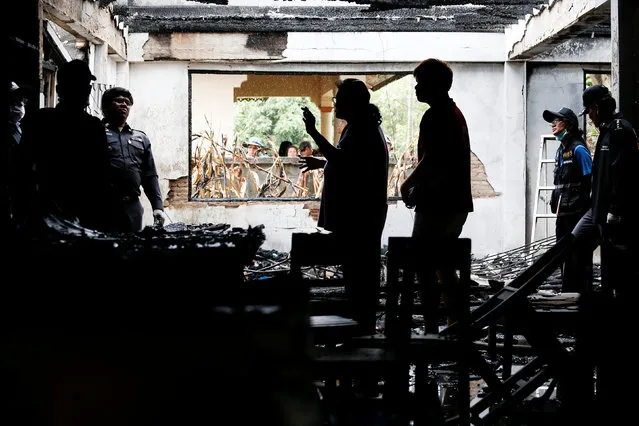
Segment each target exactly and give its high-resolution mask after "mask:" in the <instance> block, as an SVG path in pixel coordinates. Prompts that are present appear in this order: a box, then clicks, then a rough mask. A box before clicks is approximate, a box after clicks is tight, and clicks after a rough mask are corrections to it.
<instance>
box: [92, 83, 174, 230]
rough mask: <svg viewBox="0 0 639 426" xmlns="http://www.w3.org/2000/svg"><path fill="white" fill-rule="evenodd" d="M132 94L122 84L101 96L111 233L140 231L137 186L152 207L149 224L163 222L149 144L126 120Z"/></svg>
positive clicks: (143, 134)
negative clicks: (109, 196)
mask: <svg viewBox="0 0 639 426" xmlns="http://www.w3.org/2000/svg"><path fill="white" fill-rule="evenodd" d="M131 105H133V95H131V92H129V91H128V90H127V89H125V88H122V87H113V88H111V89H109V90H107V91H106V92H104V94H103V95H102V113H103V114H104V120H103V121H104V125H105V127H106V137H107V142H108V152H109V160H110V161H109V163H110V166H109V176H110V189H111V199H112V202H111V206H110V207H111V212H112V232H121V233H124V232H139V231H141V230H142V215H143V213H144V208H143V207H142V204H141V203H140V199H139V197H140V194H141V191H140V186H141V187H142V188H143V189H144V193H145V194H146V196H147V198H148V199H149V201H150V202H151V206H152V208H153V225H154V226H162V225H164V209H163V203H162V194H161V193H160V185H159V183H158V174H157V171H156V168H155V161H154V159H153V153H152V152H151V143H150V141H149V138H148V136H147V135H146V134H145V133H144V132H143V131H141V130H136V129H133V128H131V126H129V124H128V123H127V118H128V117H129V112H130V110H131Z"/></svg>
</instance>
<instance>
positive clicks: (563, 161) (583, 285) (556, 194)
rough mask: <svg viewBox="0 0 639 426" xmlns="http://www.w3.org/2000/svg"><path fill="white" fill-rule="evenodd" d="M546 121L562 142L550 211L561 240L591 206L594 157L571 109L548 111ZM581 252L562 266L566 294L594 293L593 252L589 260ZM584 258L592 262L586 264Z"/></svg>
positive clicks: (556, 232)
mask: <svg viewBox="0 0 639 426" xmlns="http://www.w3.org/2000/svg"><path fill="white" fill-rule="evenodd" d="M543 118H544V120H546V121H547V122H548V123H550V125H551V129H552V133H553V135H554V136H555V138H556V139H557V140H558V141H559V142H560V144H559V147H558V148H557V152H556V153H555V170H554V182H553V184H554V185H555V188H554V189H553V192H552V197H551V200H550V209H551V211H552V212H553V213H555V214H556V215H557V220H556V224H555V236H556V239H557V241H559V240H560V239H562V238H563V237H564V236H565V235H567V234H569V233H570V232H571V231H572V230H573V228H574V227H575V225H577V223H578V222H579V219H581V217H582V216H583V214H584V213H585V212H586V211H587V210H588V208H589V207H590V189H591V181H592V179H591V178H592V156H591V155H590V151H589V150H588V146H587V145H586V142H585V141H584V139H583V136H582V132H581V130H580V129H579V122H578V119H577V115H576V114H575V113H574V112H573V111H572V110H571V109H570V108H566V107H564V108H561V109H560V110H559V111H549V110H545V111H544V112H543ZM579 250H580V248H578V247H577V248H575V249H574V253H572V254H571V255H570V256H568V257H567V259H566V261H565V262H564V264H563V265H562V268H561V271H562V287H561V290H562V292H579V293H581V292H584V291H588V290H590V287H591V281H592V279H591V278H589V277H592V253H591V254H590V256H589V257H588V256H587V255H585V253H579ZM583 258H586V259H589V260H588V261H586V262H585V263H584V262H583V261H581V259H583Z"/></svg>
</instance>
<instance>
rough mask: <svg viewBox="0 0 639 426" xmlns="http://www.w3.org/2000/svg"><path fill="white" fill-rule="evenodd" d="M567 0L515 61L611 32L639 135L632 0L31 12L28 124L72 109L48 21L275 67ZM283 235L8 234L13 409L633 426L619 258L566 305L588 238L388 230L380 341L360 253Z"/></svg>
mask: <svg viewBox="0 0 639 426" xmlns="http://www.w3.org/2000/svg"><path fill="white" fill-rule="evenodd" d="M554 2H559V3H561V2H564V3H570V4H571V5H572V7H574V8H583V11H584V12H583V13H582V14H579V15H578V16H579V19H577V20H576V21H575V22H572V23H571V24H570V25H567V26H565V27H562V28H555V29H553V28H546V30H547V33H543V31H541V30H540V32H539V33H538V34H524V35H523V38H522V39H521V40H520V41H519V42H517V43H514V44H513V50H512V51H511V52H509V53H510V57H509V60H512V61H526V60H527V59H528V58H531V57H534V56H535V55H539V54H543V52H546V51H548V50H550V49H552V48H553V47H554V46H557V45H560V44H561V43H563V42H565V41H566V40H570V39H580V38H586V39H588V38H595V37H603V38H610V39H611V49H612V55H611V58H612V60H611V71H612V89H613V94H614V95H615V98H616V99H617V105H618V107H619V110H621V111H624V114H625V116H626V117H627V119H628V120H629V121H630V122H631V123H632V124H633V125H634V127H635V128H638V127H639V104H638V99H639V72H638V70H637V68H638V64H639V61H638V60H637V58H638V55H639V48H638V46H639V33H638V31H639V22H638V21H639V12H638V10H637V9H638V6H637V4H636V2H635V1H634V0H551V1H550V2H548V1H547V0H546V1H542V0H475V1H472V2H468V1H466V0H464V1H461V0H460V1H457V0H352V1H348V2H335V3H348V4H349V5H348V6H349V7H344V5H339V7H338V6H337V5H335V6H333V5H332V3H333V2H331V1H329V0H326V1H322V0H317V1H308V2H305V1H303V0H291V1H290V2H289V1H284V0H282V1H279V2H278V1H277V0H273V1H270V2H264V3H263V4H260V2H259V1H256V2H252V4H249V3H251V2H250V1H246V2H244V3H246V4H249V5H246V4H244V3H243V2H233V1H232V0H192V1H191V0H183V1H175V2H173V4H170V3H171V2H166V1H165V2H163V5H162V6H157V5H154V4H153V2H152V1H135V0H129V1H117V0H65V1H56V0H29V1H26V0H25V1H21V2H16V3H15V4H13V5H12V8H13V10H14V12H12V13H11V15H10V16H7V18H8V19H7V20H8V22H7V23H6V24H7V27H8V29H9V30H8V44H7V45H6V46H7V48H8V51H9V54H8V55H7V57H8V58H9V60H8V61H6V62H5V67H6V69H7V73H8V78H9V80H10V81H15V82H17V83H18V84H19V85H21V86H28V87H31V88H33V89H34V90H32V91H31V92H30V96H31V97H30V99H29V102H28V104H27V106H26V108H27V114H29V112H30V111H32V110H35V109H38V108H41V107H44V106H53V105H54V102H55V101H54V99H55V89H54V86H55V72H56V69H57V67H58V66H59V65H60V64H61V63H63V62H65V61H66V60H67V58H65V56H64V55H62V54H61V53H60V51H59V50H58V49H56V48H54V46H55V45H56V43H59V40H58V41H55V40H52V39H51V37H50V35H49V33H47V31H46V30H43V28H44V27H46V24H43V22H45V21H47V20H52V21H54V22H56V24H58V25H61V26H63V27H66V29H67V30H69V31H70V33H72V34H74V35H75V36H76V39H75V40H70V41H69V42H70V43H72V44H73V43H75V48H76V49H80V50H81V49H84V48H86V45H85V44H84V43H89V44H90V43H93V42H96V40H99V39H100V38H101V37H103V38H109V37H114V38H115V39H117V37H116V36H113V35H112V33H113V32H114V31H115V33H117V32H118V31H123V28H126V31H128V32H129V33H149V34H152V35H153V37H155V40H158V39H163V38H166V37H170V36H169V35H170V34H180V33H235V32H241V33H250V34H252V37H253V38H251V42H252V43H262V42H263V40H268V42H267V44H268V45H269V49H271V50H272V51H271V52H269V54H273V55H275V56H277V55H279V54H281V53H282V52H283V51H284V49H285V47H286V43H285V38H286V34H287V33H291V32H300V31H303V32H309V33H313V32H318V33H319V32H328V33H333V32H334V33H340V32H351V33H358V32H390V33H392V32H451V31H454V32H460V33H463V32H488V33H489V32H503V31H504V28H506V27H507V26H510V25H513V24H517V23H518V22H519V23H526V22H528V20H529V19H534V18H531V16H533V15H534V16H536V15H535V14H536V13H537V12H538V11H539V10H540V9H541V10H543V9H544V8H547V7H548V4H547V3H554ZM167 3H169V4H167ZM279 3H291V4H287V5H286V6H287V7H286V8H281V9H280V6H281V4H279ZM293 3H294V4H293ZM307 3H308V4H307ZM87 5H88V6H87ZM185 5H186V6H188V7H184V6H185ZM83 7H89V9H87V10H108V11H109V12H108V15H109V16H110V17H111V18H113V17H117V18H114V20H115V21H116V22H117V25H115V26H113V27H112V28H108V29H104V31H101V27H100V25H105V26H106V25H107V23H104V22H102V21H100V20H97V19H96V20H95V21H92V22H91V25H93V26H94V27H93V28H89V30H87V27H86V26H79V25H78V26H76V25H74V24H73V21H72V19H68V20H66V21H65V19H67V18H68V16H66V15H65V12H68V11H69V10H76V9H82V8H83ZM280 15H282V16H280ZM108 23H109V25H110V24H112V22H108ZM550 27H551V26H550ZM107 33H108V34H107ZM260 40H262V41H260ZM128 48H129V47H128V46H126V45H120V46H118V44H117V43H114V47H112V46H111V45H110V47H109V52H108V55H110V56H113V57H115V56H123V57H125V58H126V56H127V53H126V52H127V49H128ZM159 50H161V49H158V50H157V51H156V53H157V52H158V51H159ZM176 50H177V49H176ZM273 52H275V53H273ZM171 55H176V53H175V52H170V53H167V56H168V57H171V58H174V57H173V56H171ZM160 59H161V58H160ZM259 61H260V60H257V62H259ZM169 62H170V61H169ZM231 62H232V61H231ZM66 126H69V127H72V126H73V123H61V127H66ZM52 131H68V130H56V129H52ZM3 229H4V227H3ZM265 239H266V235H265V232H264V226H247V227H244V228H242V227H235V226H231V225H229V224H227V223H216V224H213V223H202V224H185V223H183V222H174V223H170V224H167V225H166V226H164V227H145V228H144V230H143V231H142V232H140V233H137V234H135V235H105V234H103V233H100V232H95V231H92V230H89V229H84V228H81V227H77V226H74V225H73V224H70V223H68V222H64V221H61V220H57V219H56V218H45V220H43V229H42V231H41V233H40V234H38V235H37V236H35V237H33V236H30V238H22V237H20V238H16V237H15V236H13V235H7V236H5V238H3V241H5V242H6V247H5V253H6V254H5V256H4V262H3V265H4V270H5V272H4V275H5V279H4V286H3V287H4V288H3V290H4V291H3V296H2V302H3V303H2V306H1V308H0V311H2V313H3V315H2V328H3V332H2V333H0V336H2V337H1V341H2V343H1V344H0V351H1V353H0V366H1V368H2V373H3V374H2V376H3V379H2V382H3V387H5V388H6V390H7V391H8V395H9V396H8V398H7V399H6V405H7V408H8V409H7V410H6V413H5V414H7V415H8V416H10V417H11V418H13V419H18V421H19V423H24V424H34V425H35V424H37V425H72V426H76V425H78V426H79V425H116V424H117V425H176V424H181V425H190V424H229V425H230V424H241V425H257V424H274V425H281V426H293V425H295V426H298V425H308V426H319V425H444V424H446V425H449V424H450V425H452V424H456V425H470V424H472V425H476V426H479V425H499V426H502V425H503V426H506V425H522V426H523V425H541V424H544V425H546V424H557V425H560V424H562V425H563V424H611V425H616V424H623V423H621V420H620V419H627V418H629V419H630V420H628V422H631V421H632V420H631V419H632V418H635V417H636V416H635V415H634V411H635V410H633V408H632V399H633V398H632V395H631V394H632V392H631V391H630V392H626V391H624V390H623V389H624V388H625V387H626V386H630V387H632V384H634V380H633V379H634V375H635V374H636V373H634V370H635V369H634V366H633V365H632V361H633V357H632V355H631V353H632V349H631V346H632V343H631V340H632V336H633V335H634V332H635V330H636V329H635V328H634V325H635V324H636V323H637V320H636V318H634V317H633V315H632V312H631V309H630V308H629V307H630V306H631V303H630V302H629V301H624V303H620V304H618V303H616V302H611V301H609V300H607V299H605V298H601V297H599V296H600V294H601V292H600V290H601V287H602V283H605V280H606V276H605V274H602V271H601V267H600V265H596V268H595V269H594V271H593V274H594V283H595V285H594V291H593V293H592V294H588V295H584V294H582V295H580V294H578V293H567V294H561V293H560V292H559V291H558V290H560V288H561V284H560V279H561V278H560V277H559V274H558V271H559V267H560V265H561V263H562V262H563V260H564V259H565V257H566V256H567V255H568V253H569V252H570V251H571V250H572V249H573V248H574V246H575V244H576V242H575V241H574V239H573V238H571V236H570V235H569V236H568V237H566V238H564V239H562V240H560V241H559V242H555V238H554V236H550V237H548V238H544V239H542V240H537V241H532V242H531V243H529V244H525V245H522V246H520V247H518V248H514V249H511V250H508V251H504V252H500V253H495V254H492V255H488V256H479V257H478V256H475V255H474V254H473V253H474V252H473V244H475V241H473V240H471V239H470V238H459V239H458V240H457V241H456V242H455V244H452V245H450V246H448V245H442V246H436V247H434V246H432V245H423V244H420V242H419V241H414V240H413V239H411V238H408V237H401V236H391V237H389V239H388V244H387V245H385V246H384V247H383V250H382V253H381V257H382V269H381V271H380V280H381V283H382V287H381V292H380V295H379V305H378V324H377V332H376V334H375V335H365V336H361V335H358V336H353V330H354V329H355V327H354V324H353V320H352V319H349V318H348V317H347V316H346V315H345V312H347V311H345V310H344V309H345V308H344V306H345V303H344V301H345V296H344V284H343V282H342V281H341V278H342V275H341V268H340V265H341V264H342V261H343V259H344V257H345V256H352V253H344V252H343V251H341V250H340V249H339V247H336V245H338V244H337V243H336V242H335V241H334V240H333V239H332V236H331V234H330V233H324V232H314V233H305V232H302V231H300V232H293V234H292V238H291V240H292V241H291V249H290V251H289V252H280V251H277V250H267V249H264V248H263V244H264V241H265ZM440 265H447V266H450V267H453V268H454V269H455V270H456V271H457V272H458V274H459V277H460V283H459V284H460V286H459V289H458V297H459V298H460V301H461V302H460V303H459V306H458V310H459V311H458V312H455V315H456V318H457V319H456V321H455V322H453V323H452V324H448V323H447V322H446V318H447V315H449V314H450V312H447V311H446V309H445V308H443V306H439V307H437V309H436V311H435V312H431V313H426V314H424V311H423V307H424V306H423V304H422V301H421V300H420V293H419V291H417V287H418V284H419V283H418V278H417V276H418V274H417V271H418V270H419V269H420V268H423V267H426V266H430V267H438V266H440ZM169 271H170V272H169ZM635 284H639V282H638V283H635ZM425 315H434V316H436V318H437V321H439V322H440V327H439V330H438V332H436V333H430V332H426V331H425V329H424V327H423V325H422V321H423V318H424V316H425ZM604 349H605V350H604ZM602 352H608V354H606V355H602ZM595 353H596V354H597V355H593V354H595ZM593 419H596V423H592V422H593V421H594V420H593Z"/></svg>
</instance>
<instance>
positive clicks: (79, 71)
mask: <svg viewBox="0 0 639 426" xmlns="http://www.w3.org/2000/svg"><path fill="white" fill-rule="evenodd" d="M95 79H96V78H95V76H94V75H93V74H91V70H90V69H89V66H88V65H87V64H86V63H85V62H84V61H81V60H79V59H74V60H72V61H69V62H65V63H64V64H62V65H60V67H59V68H58V82H66V83H70V82H74V81H80V82H87V83H88V82H91V81H93V80H95Z"/></svg>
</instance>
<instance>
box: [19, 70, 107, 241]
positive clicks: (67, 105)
mask: <svg viewBox="0 0 639 426" xmlns="http://www.w3.org/2000/svg"><path fill="white" fill-rule="evenodd" d="M95 79H96V77H95V76H94V75H93V74H92V73H91V71H90V70H89V67H88V65H87V64H86V63H84V62H83V61H81V60H78V59H75V60H72V61H70V62H67V63H64V64H62V65H61V66H60V68H59V70H58V73H57V86H56V91H57V93H58V98H59V102H58V104H57V105H56V106H55V108H41V109H39V110H37V111H35V112H34V114H32V115H27V116H26V117H25V119H24V120H23V134H22V141H21V145H22V149H21V151H22V153H23V154H24V159H25V162H24V164H23V169H22V170H23V174H24V177H25V179H24V184H25V185H26V188H25V191H24V192H23V194H24V195H25V197H26V198H25V199H23V200H22V203H23V205H24V206H25V213H24V216H25V217H24V218H23V219H24V220H25V221H26V222H28V223H29V228H31V229H34V228H37V227H39V226H40V225H42V220H41V219H42V218H43V217H45V216H49V215H52V216H56V217H58V218H60V219H66V220H68V221H71V222H73V223H75V224H78V225H80V226H82V227H85V228H90V229H95V230H107V229H108V220H109V219H108V215H107V212H106V208H105V207H106V206H105V199H106V198H105V197H106V194H107V190H108V187H107V181H106V171H107V164H108V157H107V143H106V137H105V134H104V127H103V126H102V124H101V123H100V119H98V118H97V117H93V116H91V115H90V114H89V113H87V111H86V108H87V106H88V105H89V96H90V94H91V88H92V84H91V82H92V81H93V80H95Z"/></svg>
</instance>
